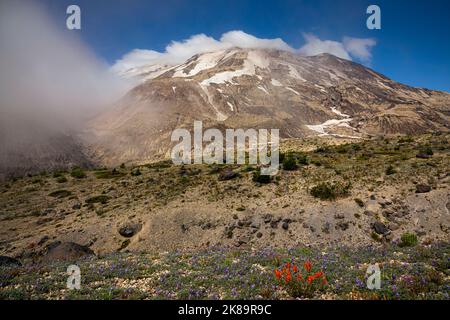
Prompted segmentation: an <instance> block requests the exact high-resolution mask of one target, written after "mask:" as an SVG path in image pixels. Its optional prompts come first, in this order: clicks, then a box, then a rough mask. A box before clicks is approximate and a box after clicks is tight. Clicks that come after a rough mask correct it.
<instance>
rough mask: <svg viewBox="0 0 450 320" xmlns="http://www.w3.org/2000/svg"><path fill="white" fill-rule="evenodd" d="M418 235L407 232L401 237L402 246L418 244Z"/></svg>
mask: <svg viewBox="0 0 450 320" xmlns="http://www.w3.org/2000/svg"><path fill="white" fill-rule="evenodd" d="M417 242H418V241H417V236H416V234H414V233H409V232H406V233H404V234H402V236H401V238H400V244H399V246H400V247H414V246H416V245H417Z"/></svg>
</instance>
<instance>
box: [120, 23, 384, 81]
mask: <svg viewBox="0 0 450 320" xmlns="http://www.w3.org/2000/svg"><path fill="white" fill-rule="evenodd" d="M303 36H304V38H305V41H306V43H305V45H304V46H302V47H301V48H300V49H294V48H293V47H291V46H289V45H288V44H287V43H286V42H284V41H283V40H282V39H280V38H276V39H261V38H257V37H255V36H253V35H251V34H248V33H245V32H243V31H240V30H234V31H229V32H226V33H224V34H223V35H222V36H221V38H220V40H216V39H214V38H213V37H209V36H207V35H205V34H197V35H193V36H191V37H190V38H188V39H186V40H182V41H172V42H171V43H170V44H169V45H168V46H167V47H166V49H165V51H164V52H157V51H153V50H142V49H135V50H133V51H131V52H129V53H127V54H126V55H124V56H123V57H122V58H121V59H119V60H117V61H116V63H115V64H114V65H113V67H112V69H113V70H114V71H115V72H119V73H120V72H125V71H127V70H130V69H132V68H136V67H140V66H144V65H152V64H163V65H176V64H180V63H183V62H184V61H186V60H187V59H189V58H190V57H192V56H194V55H196V54H201V53H206V52H213V51H218V50H225V49H229V48H232V47H239V48H255V49H279V50H285V51H289V52H296V53H299V54H301V55H305V56H313V55H317V54H321V53H330V54H333V55H335V56H337V57H339V58H342V59H347V60H352V57H355V58H357V59H359V60H361V61H364V62H369V61H370V58H371V54H370V49H371V48H372V47H373V46H374V45H375V44H376V42H375V40H373V39H358V38H350V37H344V39H343V41H342V42H338V41H332V40H321V39H319V38H318V37H316V36H315V35H313V34H308V33H305V34H303Z"/></svg>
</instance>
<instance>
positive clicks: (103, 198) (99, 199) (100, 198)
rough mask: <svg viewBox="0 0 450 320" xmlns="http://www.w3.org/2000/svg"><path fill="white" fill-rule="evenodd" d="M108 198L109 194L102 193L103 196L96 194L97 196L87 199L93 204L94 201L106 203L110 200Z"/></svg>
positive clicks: (87, 201)
mask: <svg viewBox="0 0 450 320" xmlns="http://www.w3.org/2000/svg"><path fill="white" fill-rule="evenodd" d="M108 200H109V197H108V196H105V195H101V196H95V197H92V198H89V199H87V200H86V203H88V204H93V203H101V204H106V203H107V202H108Z"/></svg>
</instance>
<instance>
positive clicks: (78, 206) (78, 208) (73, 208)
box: [72, 203, 81, 210]
mask: <svg viewBox="0 0 450 320" xmlns="http://www.w3.org/2000/svg"><path fill="white" fill-rule="evenodd" d="M80 209H81V203H75V204H74V205H73V206H72V210H80Z"/></svg>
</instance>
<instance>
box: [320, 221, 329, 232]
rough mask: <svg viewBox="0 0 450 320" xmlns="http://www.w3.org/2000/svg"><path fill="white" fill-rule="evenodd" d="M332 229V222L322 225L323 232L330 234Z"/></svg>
mask: <svg viewBox="0 0 450 320" xmlns="http://www.w3.org/2000/svg"><path fill="white" fill-rule="evenodd" d="M330 229H331V224H330V223H329V222H326V223H325V224H324V225H323V226H322V232H323V233H326V234H329V233H330Z"/></svg>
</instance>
